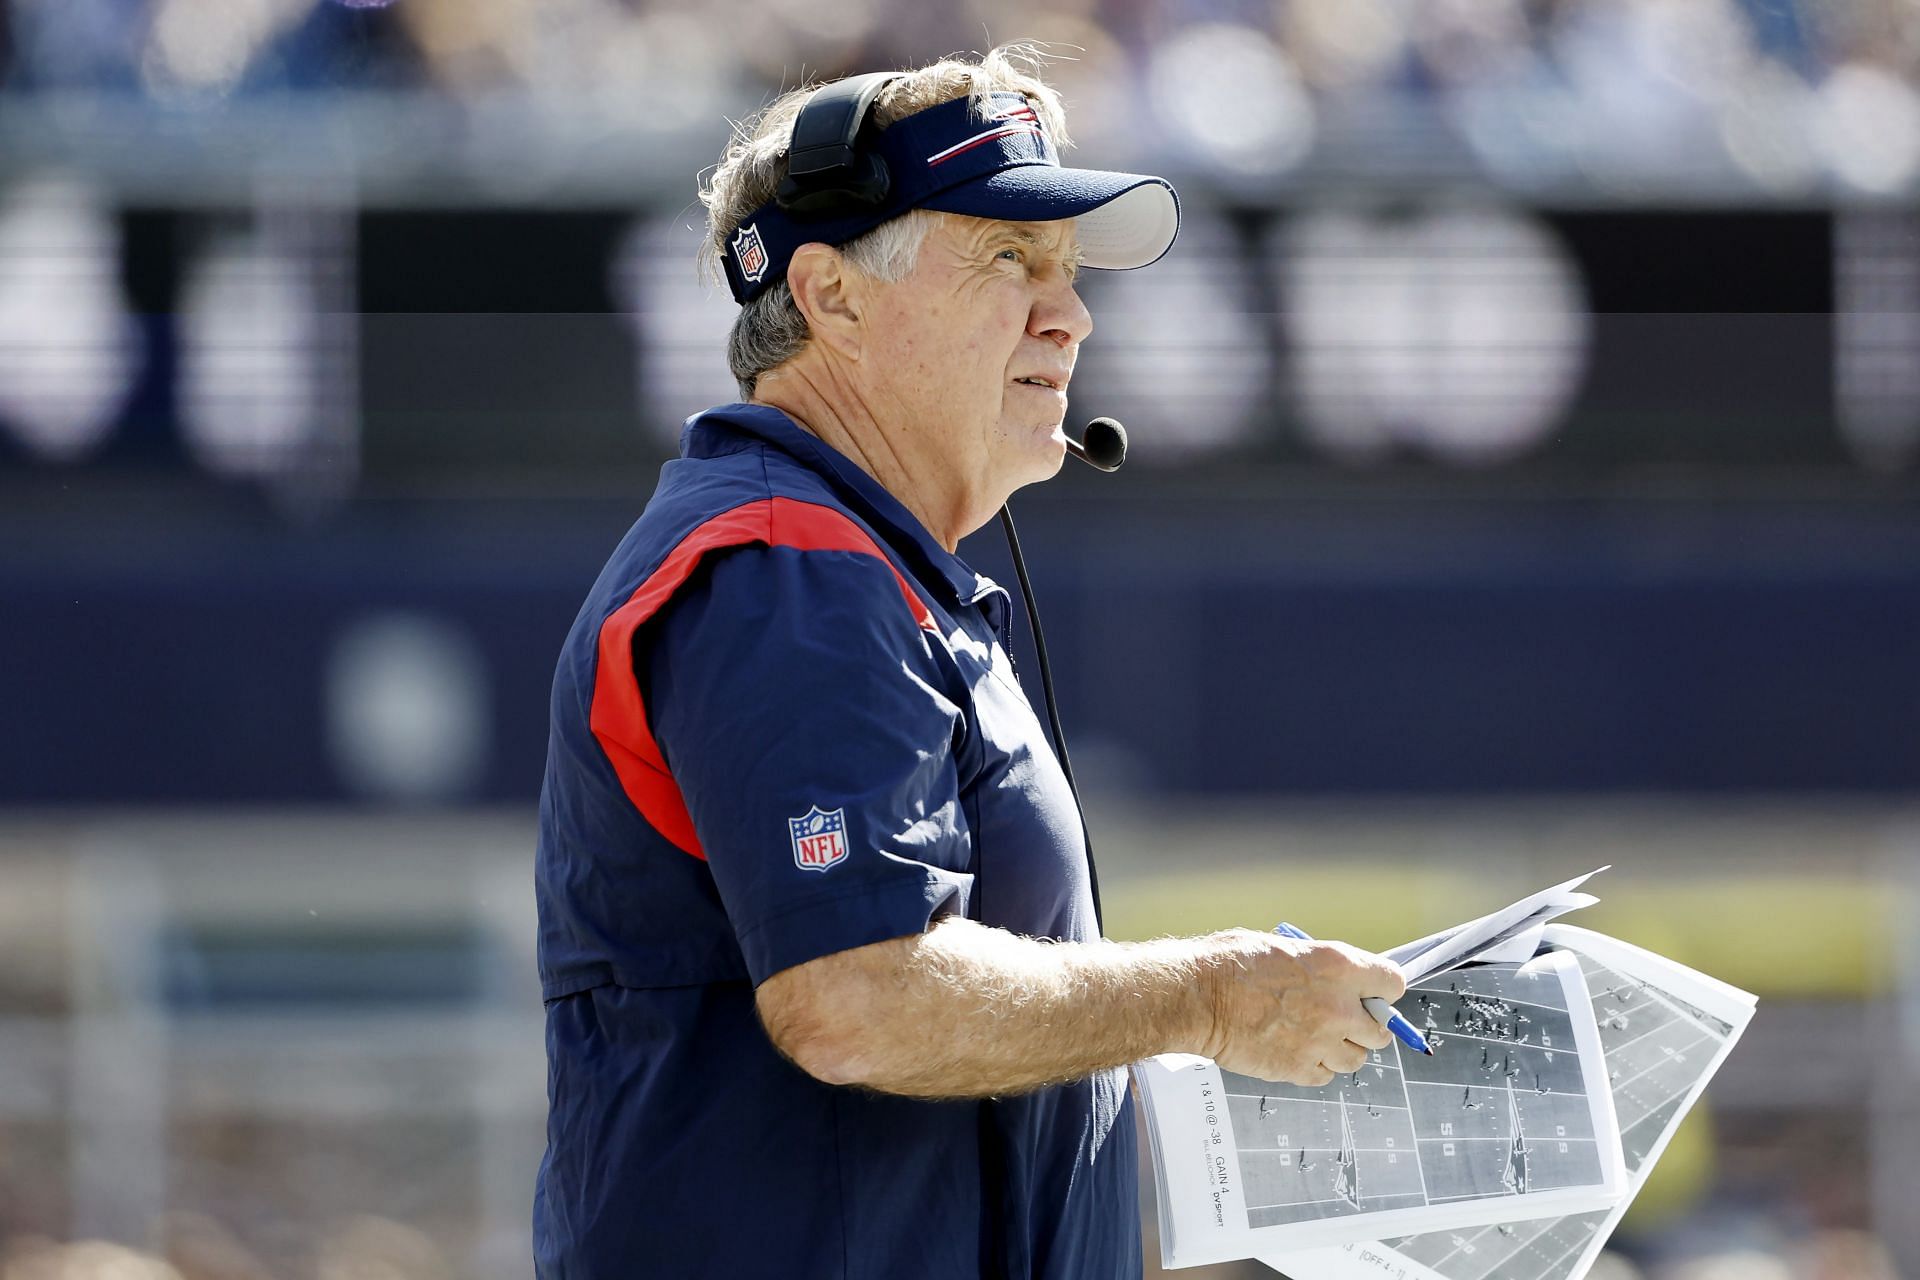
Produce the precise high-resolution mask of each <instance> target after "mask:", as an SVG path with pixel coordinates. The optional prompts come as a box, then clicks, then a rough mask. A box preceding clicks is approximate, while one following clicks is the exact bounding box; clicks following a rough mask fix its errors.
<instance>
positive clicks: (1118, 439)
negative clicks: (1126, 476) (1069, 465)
mask: <svg viewBox="0 0 1920 1280" xmlns="http://www.w3.org/2000/svg"><path fill="white" fill-rule="evenodd" d="M1082 435H1083V438H1082V439H1080V440H1075V439H1074V438H1073V437H1072V436H1068V437H1067V450H1068V452H1070V453H1072V454H1073V456H1074V457H1076V458H1078V459H1080V461H1082V462H1084V463H1086V464H1087V465H1088V466H1090V467H1093V468H1094V469H1095V470H1098V471H1118V470H1119V469H1120V464H1121V463H1123V462H1125V461H1126V460H1127V429H1126V428H1125V427H1123V426H1121V425H1120V424H1119V423H1117V422H1115V421H1114V420H1113V419H1112V418H1095V419H1094V420H1093V421H1092V422H1089V423H1088V424H1087V429H1086V431H1085V432H1084V433H1082Z"/></svg>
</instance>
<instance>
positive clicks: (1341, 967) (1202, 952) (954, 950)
mask: <svg viewBox="0 0 1920 1280" xmlns="http://www.w3.org/2000/svg"><path fill="white" fill-rule="evenodd" d="M1403 989H1404V984H1403V983H1402V981H1401V979H1400V975H1399V972H1398V970H1396V969H1395V968H1394V967H1393V966H1392V965H1391V964H1390V963H1389V962H1387V961H1385V960H1382V959H1381V958H1380V957H1378V956H1374V955H1370V954H1368V953H1366V952H1364V951H1359V950H1357V949H1355V948H1352V947H1349V946H1347V945H1345V944H1344V943H1338V942H1306V941H1295V940H1292V939H1288V938H1281V937H1278V936H1276V935H1272V934H1261V933H1254V932H1251V931H1249V930H1244V929H1238V930H1230V931H1228V932H1226V933H1219V934H1213V935H1210V936H1207V937H1203V938H1179V939H1175V938H1168V939H1162V940H1159V941H1156V942H1143V943H1116V942H1090V943H1073V942H1040V941H1035V940H1033V939H1030V938H1023V937H1020V936H1018V935H1015V934H1012V933H1008V932H1006V931H1005V930H1001V929H993V928H988V927H985V926H982V925H978V924H975V923H973V922H972V921H969V920H965V919H961V918H957V917H952V916H949V917H945V918H943V919H941V920H939V921H937V922H935V923H934V925H933V926H931V927H930V928H928V929H927V931H926V932H924V933H920V934H913V935H910V936H907V937H901V938H892V939H889V940H888V941H885V942H876V943H872V944H870V945H868V946H863V947H856V948H853V949H851V950H847V951H841V952H837V953H834V954H832V955H826V956H821V957H820V958H818V959H815V960H810V961H808V962H806V963H804V964H800V965H796V966H794V967H792V968H790V969H786V970H783V971H781V972H779V973H776V974H774V975H772V976H771V977H769V978H768V979H767V980H766V981H765V982H763V983H762V984H761V985H760V987H759V990H758V992H757V999H758V1005H759V1010H760V1017H761V1020H762V1021H763V1022H764V1023H765V1024H766V1027H767V1032H768V1034H769V1035H770V1036H771V1037H772V1039H773V1042H774V1044H775V1045H776V1046H778V1047H779V1049H780V1050H781V1052H782V1053H784V1054H786V1055H787V1056H788V1057H789V1058H791V1059H793V1061H794V1062H795V1063H797V1064H798V1065H799V1066H800V1067H801V1068H802V1069H803V1070H805V1071H806V1072H808V1073H809V1074H810V1075H813V1076H815V1077H816V1078H818V1079H821V1080H824V1081H826V1082H828V1083H830V1084H853V1085H863V1086H866V1087H867V1088H871V1089H876V1090H880V1091H882V1092H886V1093H900V1094H908V1095H912V1096H915V1097H926V1098H960V1097H987V1096H991V1095H995V1094H1003V1093H1018V1092H1021V1091H1023V1090H1028V1089H1034V1088H1038V1087H1040V1086H1042V1085H1046V1084H1053V1083H1058V1082H1060V1081H1064V1080H1072V1079H1078V1078H1080V1077H1083V1076H1087V1075H1091V1074H1092V1073H1094V1072H1096V1071H1100V1070H1104V1069H1107V1068H1111V1067H1117V1066H1122V1065H1124V1064H1126V1063H1129V1062H1133V1061H1136V1060H1138V1059H1140V1058H1145V1057H1149V1056H1151V1055H1153V1054H1156V1053H1170V1052H1187V1053H1199V1054H1204V1055H1206V1056H1208V1057H1210V1058H1214V1059H1216V1060H1217V1061H1219V1062H1220V1064H1221V1065H1222V1066H1224V1067H1226V1068H1227V1069H1229V1070H1233V1071H1240V1072H1244V1073H1246V1074H1249V1075H1255V1076H1259V1077H1262V1078H1265V1079H1276V1080H1290V1081H1293V1082H1295V1083H1298V1084H1307V1085H1319V1084H1325V1083H1326V1082H1327V1081H1328V1080H1330V1079H1331V1078H1332V1077H1333V1075H1334V1073H1336V1072H1347V1071H1353V1070H1356V1069H1358V1068H1359V1066H1360V1064H1361V1063H1362V1062H1364V1061H1365V1059H1366V1051H1367V1050H1368V1049H1378V1048H1384V1047H1385V1046H1386V1044H1387V1042H1388V1040H1389V1038H1390V1037H1389V1036H1388V1034H1387V1032H1386V1030H1385V1029H1384V1028H1382V1027H1381V1026H1380V1024H1379V1023H1377V1022H1375V1021H1374V1020H1373V1018H1372V1017H1370V1016H1369V1015H1368V1014H1367V1013H1366V1011H1365V1010H1364V1009H1362V1008H1361V1005H1360V999H1361V997H1362V996H1370V995H1374V996H1381V997H1384V998H1386V999H1389V1000H1392V999H1397V998H1398V997H1399V995H1400V993H1401V992H1402V990H1403Z"/></svg>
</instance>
